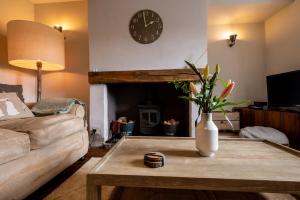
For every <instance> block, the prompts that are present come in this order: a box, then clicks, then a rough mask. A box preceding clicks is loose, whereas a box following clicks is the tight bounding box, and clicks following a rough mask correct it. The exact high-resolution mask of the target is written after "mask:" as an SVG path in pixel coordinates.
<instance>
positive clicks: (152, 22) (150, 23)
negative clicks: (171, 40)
mask: <svg viewBox="0 0 300 200" xmlns="http://www.w3.org/2000/svg"><path fill="white" fill-rule="evenodd" d="M155 22H156V23H158V22H159V21H151V22H149V23H148V24H147V26H149V25H152V24H154V23H155Z"/></svg>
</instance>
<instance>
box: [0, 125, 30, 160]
mask: <svg viewBox="0 0 300 200" xmlns="http://www.w3.org/2000/svg"><path fill="white" fill-rule="evenodd" d="M29 152H30V141H29V136H28V134H26V133H20V132H15V131H11V130H7V129H0V164H3V163H7V162H9V161H11V160H14V159H17V158H20V157H22V156H24V155H26V154H27V153H29Z"/></svg>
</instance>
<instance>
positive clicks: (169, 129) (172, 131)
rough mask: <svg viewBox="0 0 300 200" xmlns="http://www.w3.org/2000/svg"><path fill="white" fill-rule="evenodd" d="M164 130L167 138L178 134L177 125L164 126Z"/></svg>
mask: <svg viewBox="0 0 300 200" xmlns="http://www.w3.org/2000/svg"><path fill="white" fill-rule="evenodd" d="M163 130H164V134H165V135H167V136H174V135H176V132H177V124H174V125H169V124H163Z"/></svg>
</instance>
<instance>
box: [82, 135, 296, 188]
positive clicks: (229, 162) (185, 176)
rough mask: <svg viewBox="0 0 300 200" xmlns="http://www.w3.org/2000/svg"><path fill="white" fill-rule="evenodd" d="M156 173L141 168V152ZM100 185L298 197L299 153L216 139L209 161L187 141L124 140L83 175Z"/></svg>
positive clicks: (255, 142) (263, 143)
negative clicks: (154, 160) (158, 156)
mask: <svg viewBox="0 0 300 200" xmlns="http://www.w3.org/2000/svg"><path fill="white" fill-rule="evenodd" d="M151 151H158V152H161V153H163V154H165V156H166V164H165V166H164V167H162V168H156V169H153V168H148V167H146V166H144V164H143V156H144V154H145V153H147V152H151ZM88 178H90V179H93V180H94V181H95V182H96V183H97V184H100V185H118V186H128V187H157V188H177V189H203V190H229V191H255V192H261V191H265V192H295V191H300V152H298V151H296V150H292V149H289V148H287V147H284V146H281V145H277V144H274V143H271V142H267V141H260V140H259V141H258V140H248V139H233V138H229V139H224V138H223V139H220V140H219V151H218V152H217V153H216V155H215V157H212V158H208V157H201V156H200V155H199V154H198V151H197V149H196V148H195V140H194V139H192V138H170V137H124V138H123V139H122V140H121V141H120V142H119V143H117V144H116V145H115V146H114V147H113V148H112V149H111V150H110V151H109V152H108V153H107V154H106V156H105V157H104V158H103V159H102V160H101V161H100V162H99V163H98V164H97V165H96V167H95V168H94V169H93V170H92V171H91V173H90V174H89V175H88Z"/></svg>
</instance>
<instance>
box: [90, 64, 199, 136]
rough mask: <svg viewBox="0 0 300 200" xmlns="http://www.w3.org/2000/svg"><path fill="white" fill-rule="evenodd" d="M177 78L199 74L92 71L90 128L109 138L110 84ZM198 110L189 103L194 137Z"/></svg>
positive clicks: (190, 122)
mask: <svg viewBox="0 0 300 200" xmlns="http://www.w3.org/2000/svg"><path fill="white" fill-rule="evenodd" d="M200 70H201V69H200ZM175 80H181V81H192V80H197V76H195V75H194V73H193V72H192V71H191V70H190V69H168V70H134V71H105V72H90V73H89V83H90V84H91V86H90V94H91V95H90V116H91V117H90V129H96V130H97V133H96V134H100V137H101V138H103V140H104V141H106V140H107V139H108V138H109V125H110V117H109V116H111V113H110V112H111V111H110V109H109V99H110V97H109V95H110V94H109V91H108V84H122V83H168V82H170V81H175ZM197 112H198V109H197V106H196V105H194V104H192V103H189V136H190V137H194V134H193V133H194V121H195V119H196V117H197Z"/></svg>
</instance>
